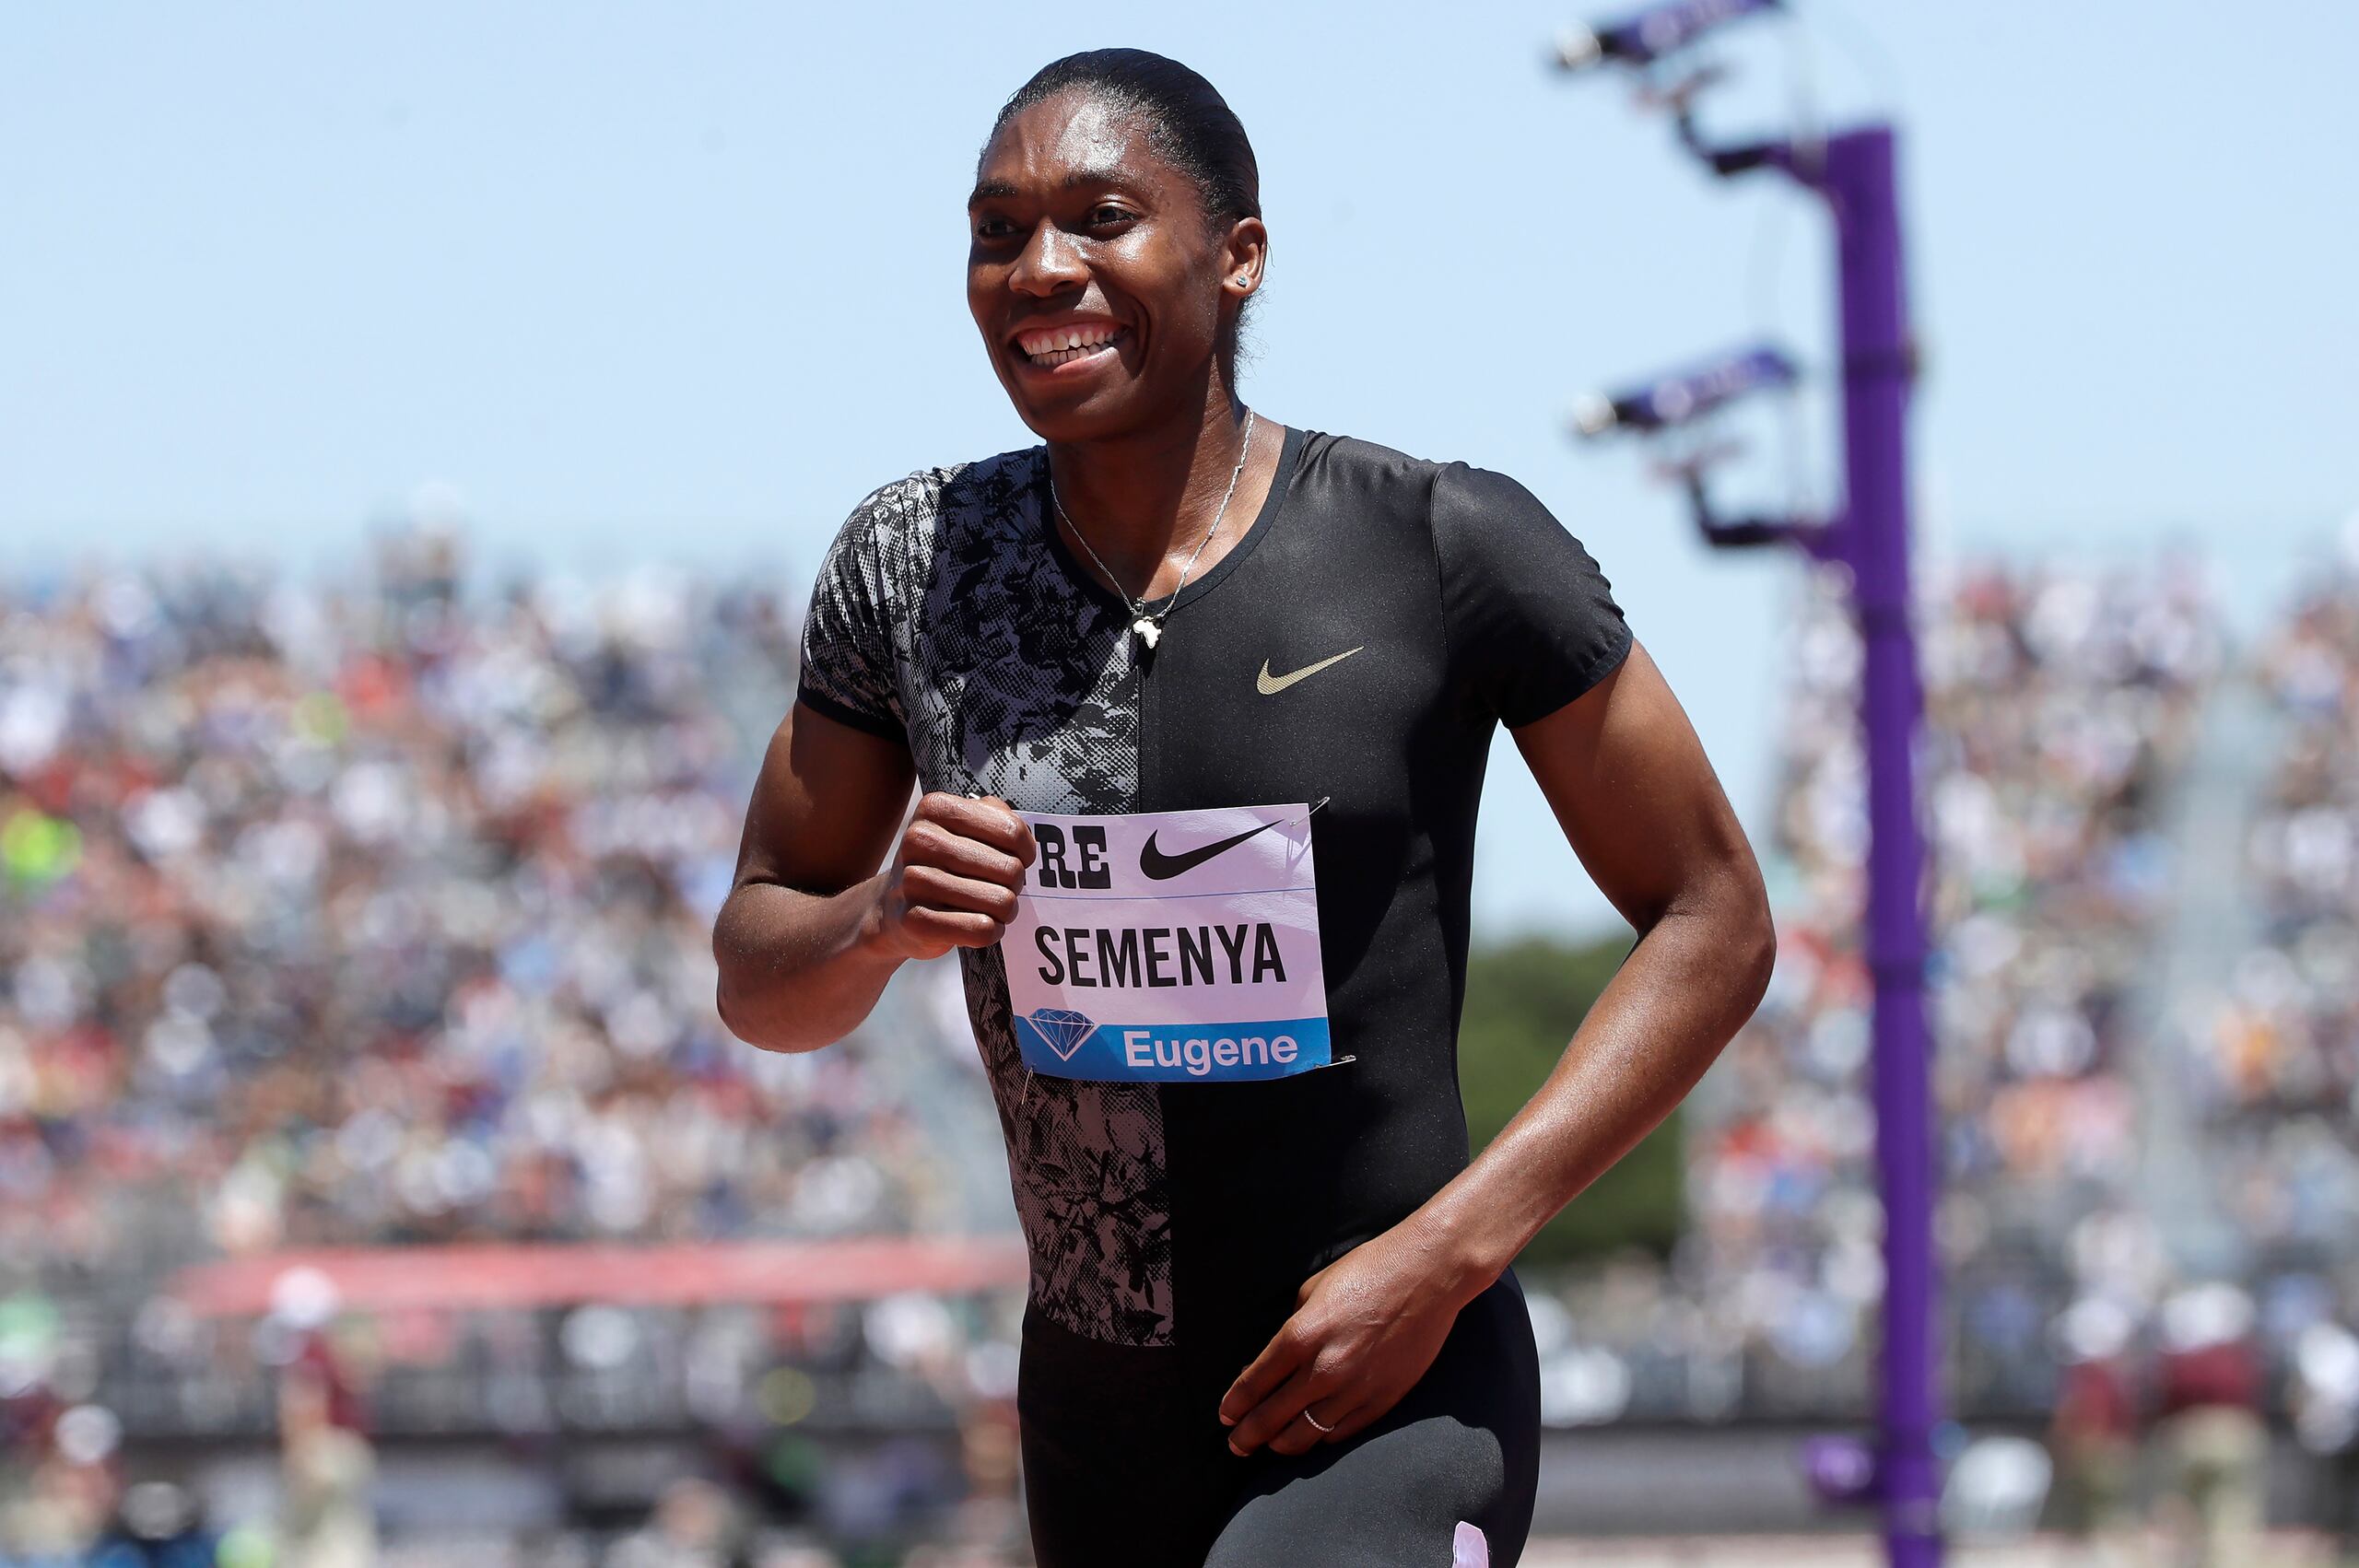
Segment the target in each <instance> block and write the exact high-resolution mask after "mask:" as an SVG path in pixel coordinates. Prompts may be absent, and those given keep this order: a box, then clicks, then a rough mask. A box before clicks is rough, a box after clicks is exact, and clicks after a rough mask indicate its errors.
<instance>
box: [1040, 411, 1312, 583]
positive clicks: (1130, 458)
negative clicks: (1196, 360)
mask: <svg viewBox="0 0 2359 1568" xmlns="http://www.w3.org/2000/svg"><path fill="white" fill-rule="evenodd" d="M1207 390H1208V393H1209V395H1207V397H1206V398H1205V400H1204V404H1203V417H1202V418H1201V419H1192V420H1188V421H1184V422H1180V421H1175V422H1172V423H1170V424H1167V425H1163V426H1159V427H1156V428H1155V429H1153V430H1150V431H1144V432H1140V433H1137V434H1133V435H1128V436H1121V437H1114V438H1110V439H1105V440H1095V441H1071V442H1060V441H1050V443H1049V462H1050V474H1051V475H1052V476H1053V478H1054V481H1055V484H1056V494H1057V499H1058V501H1059V502H1060V503H1061V504H1062V508H1063V510H1064V513H1065V518H1066V520H1067V523H1068V526H1069V531H1075V530H1077V531H1078V532H1080V533H1081V534H1082V535H1083V542H1084V544H1086V549H1078V550H1076V551H1074V554H1076V555H1078V556H1081V558H1082V559H1083V560H1084V561H1087V560H1088V559H1089V558H1090V554H1091V552H1093V551H1094V552H1095V553H1096V555H1097V558H1098V559H1099V560H1101V561H1103V562H1104V563H1105V565H1106V567H1107V568H1109V570H1110V571H1111V572H1112V573H1113V574H1114V576H1115V577H1116V578H1117V579H1119V580H1118V581H1117V583H1116V584H1115V586H1116V587H1117V588H1118V589H1119V590H1120V591H1121V592H1123V593H1125V594H1128V595H1132V596H1133V597H1136V598H1141V599H1158V598H1161V597H1162V596H1163V595H1165V594H1167V593H1169V592H1171V591H1173V590H1174V589H1175V588H1176V587H1177V586H1178V579H1179V576H1180V570H1181V568H1182V567H1183V566H1184V565H1185V564H1186V562H1187V561H1188V559H1189V558H1190V556H1192V555H1194V554H1195V551H1196V546H1197V545H1198V544H1200V543H1202V542H1203V539H1204V535H1205V532H1206V531H1207V530H1208V529H1211V528H1212V527H1213V526H1214V524H1215V519H1216V518H1217V520H1218V523H1219V529H1220V532H1219V536H1218V537H1217V538H1215V539H1214V540H1213V541H1212V542H1211V543H1210V544H1206V545H1205V547H1204V550H1203V555H1202V556H1197V557H1196V565H1195V575H1198V576H1201V575H1202V574H1203V571H1204V570H1205V569H1207V568H1209V567H1210V566H1211V565H1212V564H1213V563H1214V562H1215V561H1216V560H1218V559H1219V558H1220V557H1221V556H1223V555H1225V554H1226V552H1227V546H1228V545H1229V544H1234V543H1235V542H1236V541H1237V539H1238V537H1239V536H1240V535H1241V534H1243V532H1245V529H1246V527H1247V526H1248V523H1249V521H1250V519H1251V518H1252V516H1253V515H1254V513H1255V512H1256V511H1258V510H1259V509H1260V507H1261V503H1262V497H1265V496H1267V495H1268V493H1269V479H1270V476H1271V474H1272V473H1273V471H1274V469H1275V463H1274V461H1273V460H1272V459H1271V458H1270V456H1269V454H1270V453H1271V452H1272V451H1273V450H1274V449H1273V447H1272V446H1271V445H1270V443H1269V442H1268V441H1266V440H1265V439H1264V431H1263V430H1262V427H1261V422H1260V421H1259V420H1256V421H1254V429H1253V432H1252V437H1253V441H1252V444H1253V451H1251V452H1250V453H1247V452H1244V451H1243V450H1242V443H1243V440H1244V437H1245V434H1246V425H1247V419H1246V410H1245V408H1244V407H1243V405H1242V404H1238V403H1237V402H1235V401H1234V400H1233V399H1232V398H1231V397H1230V396H1229V394H1228V392H1227V389H1226V388H1225V387H1222V386H1220V385H1218V383H1216V382H1215V385H1214V386H1213V387H1211V388H1209V389H1207ZM1268 434H1270V435H1275V434H1276V431H1275V430H1274V428H1273V429H1272V430H1270V431H1269V432H1268ZM1240 456H1243V457H1245V458H1246V462H1245V467H1244V472H1243V473H1241V474H1238V472H1237V470H1238V459H1239V457H1240ZM1232 474H1236V476H1237V486H1236V490H1235V492H1234V493H1233V494H1232V493H1230V489H1229V479H1230V476H1231V475H1232ZM1224 496H1226V497H1227V500H1228V509H1227V511H1226V513H1225V514H1223V513H1222V512H1221V501H1222V498H1223V497H1224Z"/></svg>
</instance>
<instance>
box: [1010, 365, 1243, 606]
mask: <svg viewBox="0 0 2359 1568" xmlns="http://www.w3.org/2000/svg"><path fill="white" fill-rule="evenodd" d="M1253 419H1254V415H1253V411H1252V410H1251V409H1250V408H1249V409H1247V410H1246V411H1245V439H1244V440H1243V441H1242V442H1240V443H1239V444H1238V450H1237V466H1236V467H1235V468H1232V469H1230V470H1229V471H1228V488H1227V489H1226V490H1224V491H1222V492H1221V497H1220V509H1219V510H1218V511H1216V512H1215V513H1213V525H1212V526H1211V527H1210V528H1208V529H1206V530H1204V536H1203V538H1202V539H1199V540H1197V541H1196V548H1195V552H1194V554H1193V555H1191V556H1189V557H1188V564H1187V565H1185V566H1183V567H1181V568H1180V581H1179V584H1178V585H1177V586H1176V587H1174V588H1173V589H1172V590H1171V597H1170V598H1169V599H1168V600H1167V601H1166V602H1165V603H1164V606H1163V614H1159V615H1150V614H1147V613H1146V601H1145V600H1144V599H1133V598H1132V597H1131V596H1130V595H1129V594H1127V593H1122V581H1121V579H1120V578H1118V577H1116V576H1115V575H1114V574H1113V573H1112V572H1110V571H1108V570H1107V569H1106V563H1105V562H1104V561H1102V560H1100V559H1098V556H1097V550H1096V548H1095V547H1093V546H1092V545H1091V544H1090V543H1089V536H1088V535H1087V534H1086V533H1084V532H1082V531H1081V525H1080V524H1079V523H1076V522H1074V520H1073V514H1072V513H1071V512H1069V511H1067V510H1065V502H1064V497H1062V496H1060V495H1058V494H1057V476H1056V474H1054V473H1053V472H1051V473H1050V475H1049V500H1050V503H1051V504H1052V505H1054V506H1055V507H1056V509H1057V515H1058V516H1059V517H1061V518H1062V519H1063V520H1064V524H1065V526H1066V527H1067V528H1070V529H1072V530H1073V536H1074V538H1075V539H1078V540H1080V541H1081V547H1082V549H1083V550H1084V551H1085V552H1086V554H1087V555H1088V556H1089V564H1090V565H1091V566H1094V567H1096V568H1097V575H1098V576H1100V577H1102V578H1104V579H1106V581H1107V583H1108V584H1109V586H1111V587H1112V589H1113V590H1114V591H1115V592H1116V593H1119V594H1121V597H1122V602H1123V603H1126V604H1128V605H1129V606H1130V607H1131V616H1132V620H1131V630H1133V632H1136V633H1137V634H1138V638H1139V641H1140V642H1141V643H1143V644H1144V645H1145V647H1146V649H1147V650H1148V651H1149V652H1152V651H1154V649H1155V645H1156V643H1157V642H1158V641H1160V640H1161V639H1162V637H1163V623H1164V622H1166V621H1168V620H1169V619H1170V618H1171V612H1172V611H1174V610H1176V609H1178V608H1179V607H1180V589H1182V588H1185V587H1187V586H1188V574H1189V573H1190V572H1191V571H1194V570H1195V569H1196V560H1197V557H1198V556H1202V555H1203V553H1204V546H1205V545H1207V544H1211V543H1212V542H1213V535H1214V534H1215V533H1218V532H1220V524H1221V520H1222V519H1223V518H1225V517H1226V516H1227V515H1228V498H1229V497H1231V496H1234V495H1235V494H1237V476H1238V474H1242V473H1244V472H1245V459H1246V455H1247V454H1248V453H1250V451H1252V450H1253Z"/></svg>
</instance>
